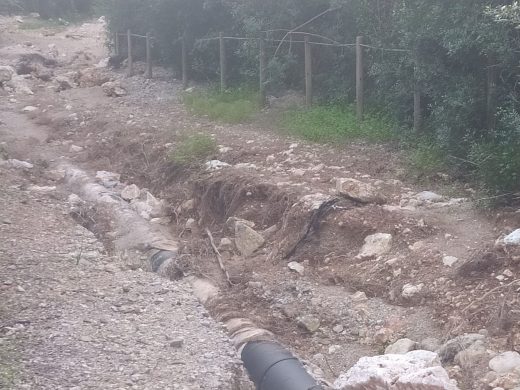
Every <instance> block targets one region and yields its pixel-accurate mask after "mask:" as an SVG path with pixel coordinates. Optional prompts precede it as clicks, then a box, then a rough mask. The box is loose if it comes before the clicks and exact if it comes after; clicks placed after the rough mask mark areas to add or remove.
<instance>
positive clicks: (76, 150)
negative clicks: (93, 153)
mask: <svg viewBox="0 0 520 390" xmlns="http://www.w3.org/2000/svg"><path fill="white" fill-rule="evenodd" d="M83 150H85V149H84V148H83V147H82V146H78V145H70V148H69V151H70V152H71V153H80V152H83Z"/></svg>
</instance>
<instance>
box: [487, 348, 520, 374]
mask: <svg viewBox="0 0 520 390" xmlns="http://www.w3.org/2000/svg"><path fill="white" fill-rule="evenodd" d="M489 368H490V369H492V370H493V371H495V372H497V373H499V374H506V373H508V372H512V371H514V370H515V369H517V368H518V369H520V354H519V353H518V352H513V351H508V352H504V353H501V354H500V355H498V356H495V357H494V358H493V359H491V360H490V361H489Z"/></svg>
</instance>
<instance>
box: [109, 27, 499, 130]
mask: <svg viewBox="0 0 520 390" xmlns="http://www.w3.org/2000/svg"><path fill="white" fill-rule="evenodd" d="M279 32H281V33H284V36H283V38H282V39H280V38H277V37H275V36H274V35H275V33H279ZM262 33H263V36H262V37H260V38H258V37H236V36H226V35H224V34H223V33H220V34H219V35H218V36H215V37H207V38H201V39H197V40H195V41H194V43H195V45H196V44H198V43H203V42H218V45H219V73H220V88H221V91H225V90H227V88H228V58H227V56H228V54H227V50H226V42H227V41H240V42H246V41H247V42H255V43H257V47H258V51H259V53H258V54H259V55H258V58H259V65H258V78H259V92H260V97H261V103H262V104H265V103H266V84H267V79H266V75H267V67H268V64H269V61H268V59H267V45H268V44H269V43H271V44H272V45H273V47H274V45H276V50H275V52H274V55H273V58H275V57H276V56H277V54H278V53H279V51H280V48H281V47H282V46H283V45H284V44H288V45H290V47H292V46H291V45H293V44H303V45H304V62H305V64H304V65H305V72H304V73H305V74H304V78H305V83H304V84H305V103H306V106H307V107H310V106H311V105H312V102H313V69H312V67H313V50H312V49H313V47H319V46H324V47H331V48H341V49H344V48H352V49H353V50H354V56H355V63H356V66H355V80H356V81H355V84H356V99H355V100H356V102H355V103H356V113H357V118H358V120H359V121H362V120H363V117H364V111H365V107H364V101H365V77H366V74H365V73H366V72H365V69H366V67H365V65H366V63H365V62H366V59H365V57H366V55H365V53H366V52H367V51H368V50H373V51H378V52H381V53H385V52H388V53H396V54H401V55H407V56H412V59H415V58H416V56H415V55H414V52H413V51H412V50H410V49H405V48H389V47H378V46H373V45H368V44H366V43H364V41H363V37H362V36H358V37H357V38H356V42H355V43H341V42H337V41H336V40H334V39H332V38H329V37H326V36H323V35H320V34H314V33H307V32H302V31H294V30H285V29H276V30H267V31H263V32H262ZM120 37H126V40H127V45H128V47H127V53H128V61H127V63H128V64H127V65H128V74H129V75H132V74H133V50H132V48H133V41H134V39H135V38H137V39H145V41H146V76H147V77H149V78H151V77H152V57H151V48H152V45H153V41H154V38H153V37H152V36H151V34H146V35H139V34H133V33H132V32H131V31H130V30H128V31H127V32H126V33H116V34H114V47H115V52H116V55H120V49H121V42H120ZM295 38H296V39H295ZM178 44H180V46H181V50H180V57H181V63H182V83H183V87H184V88H187V87H188V83H189V73H190V69H189V68H190V64H189V59H188V47H187V44H188V41H187V39H186V37H185V36H181V37H179V38H177V39H175V40H173V41H172V43H171V45H172V46H176V45H178ZM416 71H417V67H416V66H415V67H414V74H413V75H412V76H411V77H413V91H410V94H411V95H412V94H413V126H414V129H415V131H419V130H420V129H421V127H422V101H421V97H422V96H421V89H420V87H419V85H418V82H417V75H416V74H415V72H416ZM494 73H496V72H493V71H489V72H488V85H492V84H493V82H494V78H495V77H496V76H495V75H494ZM492 93H493V88H488V123H492V122H493V121H494V118H495V116H496V107H494V106H493V104H494V103H493V102H494V99H493V96H490V95H489V94H492Z"/></svg>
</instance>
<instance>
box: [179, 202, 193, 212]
mask: <svg viewBox="0 0 520 390" xmlns="http://www.w3.org/2000/svg"><path fill="white" fill-rule="evenodd" d="M181 209H182V210H183V211H193V210H195V200H194V199H188V200H187V201H185V202H183V203H182V204H181Z"/></svg>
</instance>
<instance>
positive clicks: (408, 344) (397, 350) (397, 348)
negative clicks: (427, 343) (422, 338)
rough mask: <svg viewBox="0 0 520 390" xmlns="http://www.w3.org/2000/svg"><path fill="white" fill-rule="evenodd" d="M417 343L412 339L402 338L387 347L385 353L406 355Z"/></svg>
mask: <svg viewBox="0 0 520 390" xmlns="http://www.w3.org/2000/svg"><path fill="white" fill-rule="evenodd" d="M416 346H417V343H416V342H415V341H413V340H410V339H406V338H405V339H400V340H397V341H396V342H395V343H393V344H390V345H389V346H388V347H386V349H385V355H389V354H393V355H404V354H407V353H408V352H410V351H413V350H414V349H415V347H416Z"/></svg>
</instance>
